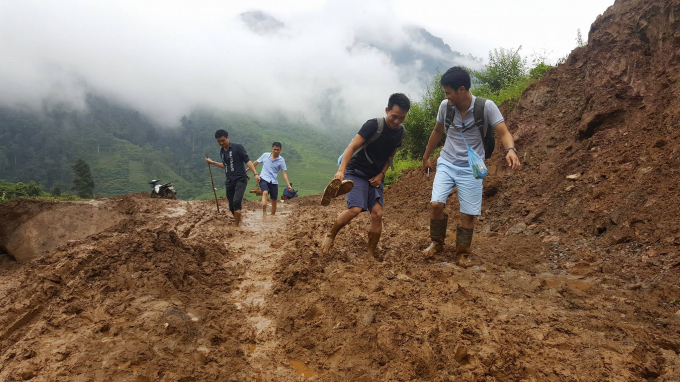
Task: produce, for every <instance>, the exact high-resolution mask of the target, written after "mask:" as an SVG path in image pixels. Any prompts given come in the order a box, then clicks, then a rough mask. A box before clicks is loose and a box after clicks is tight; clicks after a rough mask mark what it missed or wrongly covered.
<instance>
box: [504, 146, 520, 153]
mask: <svg viewBox="0 0 680 382" xmlns="http://www.w3.org/2000/svg"><path fill="white" fill-rule="evenodd" d="M510 150H512V151H514V152H515V154H517V149H516V148H514V147H510V148H509V149H507V150H505V155H508V153H509V152H510Z"/></svg>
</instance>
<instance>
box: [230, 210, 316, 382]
mask: <svg viewBox="0 0 680 382" xmlns="http://www.w3.org/2000/svg"><path fill="white" fill-rule="evenodd" d="M292 209H293V207H292V206H290V205H287V204H279V209H278V210H277V214H276V215H273V216H272V215H270V214H268V215H267V216H262V215H260V213H259V211H257V212H252V211H247V212H246V214H245V215H244V218H243V223H242V228H241V234H240V235H239V236H238V237H236V238H235V239H236V240H234V244H232V247H234V249H239V250H240V251H241V257H240V258H239V259H237V261H238V262H240V263H243V264H246V267H247V269H246V270H245V271H244V273H243V276H242V279H241V282H240V283H239V284H238V285H237V286H236V287H235V288H234V291H233V292H232V294H231V296H230V302H232V303H233V304H234V305H236V307H237V308H238V309H239V310H240V311H242V312H243V313H244V315H245V316H247V317H248V321H247V322H246V323H245V325H250V326H251V328H252V329H251V330H252V332H253V336H252V338H254V341H253V343H250V344H248V345H247V348H246V349H244V351H245V352H246V354H248V362H249V364H250V366H251V367H252V368H253V369H254V370H256V375H255V376H254V378H253V380H257V381H262V382H266V381H280V380H294V379H295V378H296V377H295V375H296V374H298V375H301V374H304V375H305V376H311V375H315V374H316V373H313V372H311V370H308V369H306V367H305V366H304V365H298V363H297V362H295V361H290V360H288V359H286V358H285V356H284V355H283V352H282V351H281V349H280V347H279V343H278V341H277V339H276V324H275V318H274V317H273V312H272V310H271V309H270V307H269V306H268V305H267V301H268V295H269V294H270V292H271V289H272V284H273V276H274V273H275V271H276V269H277V267H278V266H279V262H280V260H281V258H282V257H283V248H280V247H275V246H274V243H281V242H282V240H279V239H280V236H281V235H282V233H281V230H282V229H283V228H284V227H285V223H286V221H287V219H288V217H289V216H290V214H291V212H292ZM296 371H297V373H296Z"/></svg>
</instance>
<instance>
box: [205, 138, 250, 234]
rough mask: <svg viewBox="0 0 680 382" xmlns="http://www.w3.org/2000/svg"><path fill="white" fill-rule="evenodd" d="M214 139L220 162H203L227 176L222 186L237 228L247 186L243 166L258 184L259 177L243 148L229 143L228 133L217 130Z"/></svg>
mask: <svg viewBox="0 0 680 382" xmlns="http://www.w3.org/2000/svg"><path fill="white" fill-rule="evenodd" d="M215 139H216V140H217V144H218V145H220V147H221V149H220V157H221V158H222V162H221V163H220V162H215V161H213V160H210V158H205V161H206V162H207V163H208V164H212V165H215V166H217V167H219V168H223V169H224V173H225V175H226V176H227V180H226V181H225V182H224V184H225V185H226V186H227V200H229V211H231V213H232V214H234V225H235V226H237V227H238V226H239V225H240V224H241V202H242V201H243V194H244V193H245V192H246V187H247V186H248V176H246V169H245V166H248V168H249V169H250V171H252V172H253V174H255V180H257V182H258V183H259V182H260V175H259V174H258V173H257V171H256V170H255V166H253V162H251V161H250V158H249V157H248V153H247V152H246V150H245V149H244V148H243V146H241V145H239V144H238V143H230V142H229V133H227V132H226V131H225V130H222V129H220V130H217V131H216V132H215Z"/></svg>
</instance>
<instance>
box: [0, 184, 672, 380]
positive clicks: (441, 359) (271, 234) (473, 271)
mask: <svg viewBox="0 0 680 382" xmlns="http://www.w3.org/2000/svg"><path fill="white" fill-rule="evenodd" d="M405 179H407V180H408V179H409V178H408V176H406V177H405ZM399 191H400V190H399V189H398V187H395V188H394V189H388V193H387V195H386V197H387V198H388V206H387V208H386V210H385V229H384V233H383V238H382V241H381V244H380V247H379V248H380V255H381V260H382V261H377V260H375V259H373V258H367V257H366V256H365V255H364V251H365V241H366V227H367V224H368V217H367V216H361V217H360V218H358V219H357V221H355V222H353V223H352V224H351V225H350V226H348V227H347V228H346V229H345V230H344V231H342V232H341V233H340V234H339V236H338V239H337V242H336V245H335V250H334V252H333V254H332V255H330V256H323V255H321V252H320V243H321V239H322V237H323V234H324V231H325V230H326V229H328V227H329V226H330V224H331V221H332V219H333V218H334V217H335V215H336V214H337V213H338V212H340V211H341V210H342V208H343V201H342V200H337V201H334V202H333V203H332V204H331V206H330V207H327V208H320V207H319V206H318V200H316V199H317V198H303V199H301V200H298V201H296V202H294V203H285V204H283V205H282V206H281V208H280V210H279V212H278V214H277V216H267V217H262V216H261V213H260V211H261V210H259V209H258V205H257V204H255V203H248V204H247V206H246V213H245V215H244V225H243V227H241V228H240V229H236V228H234V227H232V226H231V222H232V219H231V218H230V217H227V216H226V215H224V214H217V212H216V211H215V207H214V204H211V203H210V202H209V201H206V202H200V201H193V202H186V201H169V200H150V199H146V198H144V197H141V196H139V195H132V196H125V197H122V198H115V199H102V200H101V204H102V205H105V206H106V208H105V211H106V212H105V213H107V214H115V216H118V217H122V218H120V221H117V222H116V223H115V224H114V225H113V226H111V227H110V228H107V229H104V230H103V231H101V232H98V233H96V234H94V235H90V236H87V237H85V238H82V239H78V240H70V241H68V242H67V243H66V244H63V245H61V246H58V247H56V248H54V249H52V250H50V251H48V252H47V253H46V254H44V255H43V256H41V257H39V258H36V259H34V260H32V261H29V262H25V263H17V262H15V261H13V260H11V259H10V258H9V257H8V256H7V255H2V256H0V365H1V366H0V380H3V381H5V380H6V381H14V380H35V381H54V380H57V381H58V380H63V381H90V380H107V381H156V380H161V381H204V380H215V381H218V380H219V381H221V380H233V381H294V380H300V381H302V380H306V379H308V378H313V379H314V380H320V381H347V380H352V381H361V380H366V381H369V380H370V381H373V380H376V381H395V380H396V381H412V380H421V381H430V380H437V381H449V380H471V381H474V380H477V381H517V380H526V381H600V380H601V381H638V380H639V381H646V380H656V381H677V380H679V377H678V376H680V356H678V352H679V351H680V334H679V333H680V313H679V314H676V311H678V310H680V307H679V306H678V300H680V298H679V297H680V293H679V292H680V286H679V285H678V276H677V268H673V267H670V268H669V269H668V270H667V272H665V273H664V272H663V270H661V271H660V272H657V274H656V276H655V277H640V278H639V279H638V280H639V281H638V282H631V278H630V275H631V274H639V275H640V276H644V275H645V274H646V273H647V272H648V270H647V269H646V268H647V267H650V266H651V265H649V264H648V263H649V262H647V263H644V260H642V259H639V261H640V264H638V265H637V266H635V267H631V266H630V264H628V263H627V262H621V261H618V260H619V259H618V258H619V257H621V256H620V255H619V254H616V253H607V250H606V248H598V247H595V246H592V245H591V244H590V243H588V242H584V241H579V240H578V239H576V238H570V237H569V236H565V235H562V236H559V237H558V236H551V235H549V234H547V233H546V234H536V235H534V234H527V232H517V233H509V234H507V235H506V232H493V231H491V232H484V223H483V222H480V224H478V232H477V233H476V236H475V241H474V249H475V251H474V252H475V256H474V257H473V260H474V261H475V263H476V265H474V266H472V267H469V268H465V269H464V268H460V267H457V266H455V265H454V264H453V263H452V262H451V258H452V254H451V253H450V252H445V253H444V254H442V255H441V256H439V257H437V258H435V259H434V260H432V261H425V260H423V259H422V257H421V256H420V250H421V249H422V248H423V247H424V246H425V245H426V244H427V232H428V228H427V223H428V220H427V209H426V207H427V204H426V202H423V205H420V204H421V203H416V202H413V204H409V203H399V202H398V199H397V198H396V197H395V196H394V193H396V192H399ZM423 192H427V190H424V191H423ZM391 193H392V195H391ZM390 196H392V198H391V200H393V201H395V203H394V204H392V205H391V206H390V205H389V200H390ZM454 198H455V197H454ZM27 203H28V204H30V203H36V202H31V201H16V202H11V203H5V204H4V205H2V206H1V208H3V212H8V208H10V209H13V210H22V211H28V210H31V209H30V208H28V207H29V206H27ZM452 204H455V203H452ZM59 208H64V207H63V206H59ZM448 208H449V209H450V210H451V211H450V213H451V214H452V215H454V216H455V212H454V211H455V207H454V206H450V207H448ZM46 209H47V210H49V209H50V207H49V206H44V205H43V206H41V211H44V210H46ZM43 213H44V212H43ZM36 216H37V218H38V220H39V219H40V214H36ZM22 221H24V224H29V223H30V221H31V219H30V216H25V217H24V218H23V220H22ZM30 224H33V225H32V226H35V223H30ZM454 232H455V226H453V227H449V242H450V241H452V240H453V237H454V236H453V234H454ZM620 265H625V266H626V269H621V268H619V266H620Z"/></svg>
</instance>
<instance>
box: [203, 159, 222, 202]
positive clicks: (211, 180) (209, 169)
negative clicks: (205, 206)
mask: <svg viewBox="0 0 680 382" xmlns="http://www.w3.org/2000/svg"><path fill="white" fill-rule="evenodd" d="M205 157H206V159H207V158H208V154H205ZM208 171H209V172H210V184H212V188H213V194H215V205H216V206H217V212H218V213H219V212H220V205H219V203H217V191H215V182H214V181H213V177H212V169H211V168H210V163H208Z"/></svg>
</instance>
